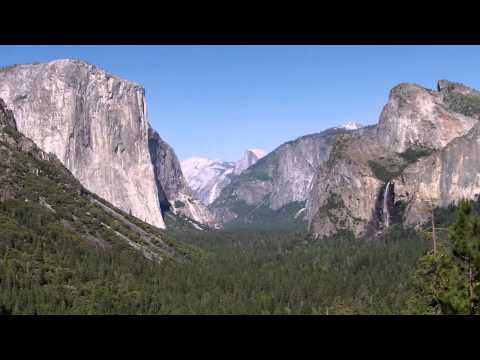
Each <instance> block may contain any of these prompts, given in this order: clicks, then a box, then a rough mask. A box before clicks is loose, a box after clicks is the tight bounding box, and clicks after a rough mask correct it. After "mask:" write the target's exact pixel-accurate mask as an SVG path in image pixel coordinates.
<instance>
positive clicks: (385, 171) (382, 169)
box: [368, 160, 405, 182]
mask: <svg viewBox="0 0 480 360" xmlns="http://www.w3.org/2000/svg"><path fill="white" fill-rule="evenodd" d="M368 165H369V166H370V169H371V170H372V172H373V175H374V176H375V177H376V178H377V179H379V180H382V181H383V182H388V181H390V180H391V179H393V178H395V177H397V176H398V175H400V174H401V173H402V171H403V169H404V168H405V167H404V166H402V167H392V166H389V165H386V164H384V163H381V162H379V161H376V160H368Z"/></svg>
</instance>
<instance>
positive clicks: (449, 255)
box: [412, 201, 480, 315]
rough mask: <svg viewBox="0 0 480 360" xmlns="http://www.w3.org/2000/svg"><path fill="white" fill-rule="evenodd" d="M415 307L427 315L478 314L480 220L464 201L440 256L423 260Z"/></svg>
mask: <svg viewBox="0 0 480 360" xmlns="http://www.w3.org/2000/svg"><path fill="white" fill-rule="evenodd" d="M414 287H415V290H416V291H415V293H416V296H415V297H414V299H413V300H412V304H413V307H414V308H415V309H419V311H420V312H422V311H423V312H425V313H441V314H470V315H473V314H477V313H478V312H479V302H480V216H479V215H478V213H477V212H475V211H474V206H473V204H472V202H470V201H462V202H461V204H460V207H459V210H458V218H457V221H456V222H455V223H454V224H453V225H452V226H450V230H449V235H448V239H446V241H444V242H443V243H441V244H440V246H439V249H438V252H437V254H431V253H429V254H427V255H425V256H424V257H423V258H421V259H420V261H419V263H418V268H417V272H416V275H415V278H414Z"/></svg>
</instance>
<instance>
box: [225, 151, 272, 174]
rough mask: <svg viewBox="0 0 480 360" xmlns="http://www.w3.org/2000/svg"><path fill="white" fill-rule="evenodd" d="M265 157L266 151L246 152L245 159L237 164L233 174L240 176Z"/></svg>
mask: <svg viewBox="0 0 480 360" xmlns="http://www.w3.org/2000/svg"><path fill="white" fill-rule="evenodd" d="M265 155H266V154H265V151H263V150H260V149H249V150H247V151H245V153H244V154H243V157H242V158H241V159H240V160H238V161H237V162H236V163H235V167H234V169H233V173H234V174H235V175H240V174H241V173H242V172H243V171H245V170H246V169H248V168H249V167H250V166H252V165H253V164H255V163H256V162H257V161H258V160H260V159H261V158H262V157H264V156H265Z"/></svg>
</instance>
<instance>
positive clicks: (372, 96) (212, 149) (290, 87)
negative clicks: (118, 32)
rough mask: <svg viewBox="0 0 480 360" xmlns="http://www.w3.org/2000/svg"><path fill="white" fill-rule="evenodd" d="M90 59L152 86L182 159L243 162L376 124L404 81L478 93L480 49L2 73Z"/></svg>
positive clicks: (9, 55)
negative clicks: (330, 132)
mask: <svg viewBox="0 0 480 360" xmlns="http://www.w3.org/2000/svg"><path fill="white" fill-rule="evenodd" d="M61 58H77V59H82V60H85V61H88V62H90V63H93V64H95V65H98V66H99V67H101V68H104V69H106V70H107V71H108V72H110V73H112V74H114V75H117V76H120V77H122V78H125V79H128V80H131V81H134V82H137V83H140V84H142V85H143V86H144V87H145V89H146V96H147V103H148V110H149V119H150V123H151V124H152V126H153V127H154V128H155V129H157V130H158V132H159V133H160V135H161V136H162V137H163V138H164V140H166V141H167V142H168V143H170V144H171V145H172V146H173V147H174V149H175V151H176V153H177V155H178V156H179V158H180V159H185V158H188V157H191V156H207V157H210V158H216V159H223V160H229V161H233V160H237V159H238V158H240V157H241V155H242V153H243V151H244V150H245V149H247V148H262V149H265V150H267V151H271V150H273V149H274V148H276V147H277V146H279V145H280V144H281V143H283V142H285V141H289V140H293V139H295V138H297V137H299V136H302V135H306V134H310V133H315V132H319V131H322V130H324V129H326V128H329V127H332V126H336V125H338V124H341V123H344V122H348V121H359V122H362V123H364V124H373V123H376V122H377V121H378V117H379V115H380V112H381V110H382V107H383V106H384V104H385V103H386V101H387V98H388V92H389V90H390V89H391V88H392V87H393V86H395V85H396V84H398V83H400V82H414V83H417V84H420V85H422V86H425V87H429V88H435V86H436V81H437V80H438V79H444V78H445V79H449V80H454V81H460V82H464V83H465V84H467V85H470V86H472V87H476V88H480V71H479V70H480V47H479V46H260V45H256V46H0V66H3V65H9V64H19V63H30V62H43V61H49V60H54V59H61Z"/></svg>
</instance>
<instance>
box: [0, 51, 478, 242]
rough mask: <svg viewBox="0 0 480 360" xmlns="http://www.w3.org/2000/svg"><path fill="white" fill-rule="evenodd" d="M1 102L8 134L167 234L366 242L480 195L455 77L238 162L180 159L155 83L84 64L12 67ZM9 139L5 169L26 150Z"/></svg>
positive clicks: (465, 102) (468, 108)
mask: <svg viewBox="0 0 480 360" xmlns="http://www.w3.org/2000/svg"><path fill="white" fill-rule="evenodd" d="M0 98H1V99H3V101H4V103H2V109H3V110H2V111H3V112H4V114H7V113H8V114H11V116H10V115H9V116H6V115H4V123H3V125H2V127H3V132H5V131H6V132H7V133H8V131H9V130H8V129H9V128H15V132H16V133H18V134H20V135H21V136H24V137H25V138H28V139H30V140H29V141H31V142H32V144H34V145H35V146H36V147H38V149H39V151H38V153H37V155H38V156H40V157H45V156H47V155H45V154H50V153H51V154H53V155H55V157H56V159H58V161H59V162H60V164H62V166H64V167H65V169H67V170H68V171H69V174H70V175H71V176H73V177H74V178H75V179H76V180H77V181H78V182H79V184H80V185H81V187H83V188H84V189H86V191H88V192H89V193H91V194H95V196H97V197H98V198H101V199H104V201H105V202H106V203H108V204H109V205H106V206H107V207H110V208H112V207H115V208H116V209H118V211H121V212H123V213H125V214H129V216H132V217H133V218H138V219H139V220H141V221H143V222H145V223H148V224H151V225H153V226H154V227H156V228H158V229H165V228H166V227H167V225H166V223H165V221H164V219H165V218H169V219H171V218H172V216H173V217H174V218H175V219H177V218H180V217H181V218H182V219H184V220H185V221H186V223H190V224H191V225H192V226H191V227H192V228H194V229H202V230H203V229H206V228H207V227H206V226H204V225H207V226H208V227H210V228H216V227H218V226H219V225H228V224H243V225H245V224H270V225H272V224H273V225H276V224H280V223H295V224H296V225H299V226H303V227H304V228H308V229H309V231H310V233H311V234H312V235H314V236H315V237H317V238H321V237H323V236H329V235H332V234H335V233H338V232H339V231H350V232H352V233H353V234H354V235H355V236H357V237H361V236H363V235H365V234H370V233H378V232H383V231H386V230H387V229H388V228H389V227H391V226H393V225H395V224H400V223H401V224H407V225H409V226H410V225H412V226H413V225H416V224H418V223H419V222H422V221H425V220H426V219H427V218H428V214H426V208H427V203H428V202H431V201H432V199H434V201H435V202H436V204H438V205H439V206H448V205H449V204H451V203H452V202H456V201H458V200H459V199H461V198H463V197H465V198H473V197H475V196H476V195H478V194H480V165H479V164H480V159H478V154H480V149H479V148H478V146H479V145H478V144H479V143H480V137H479V136H480V135H479V132H480V130H479V129H480V128H479V126H480V125H479V119H480V92H478V91H477V90H474V89H472V88H469V87H467V86H465V85H463V84H459V83H454V82H450V81H447V80H440V81H439V82H438V84H437V89H436V90H432V89H427V88H424V87H421V86H418V85H416V84H410V83H403V84H399V85H397V86H395V87H394V88H393V89H392V90H391V91H390V95H389V98H388V102H387V104H386V105H385V107H384V108H383V111H382V113H381V114H380V118H379V122H378V124H376V125H371V126H365V127H363V126H362V125H361V124H359V123H356V122H349V123H346V124H344V125H340V126H337V127H334V128H331V129H327V130H325V131H322V132H320V133H316V134H309V135H305V136H302V137H299V138H297V139H295V140H292V141H288V142H286V143H284V144H281V145H280V146H278V147H277V148H276V149H275V150H273V151H272V152H270V153H268V154H265V152H264V151H262V150H259V149H251V150H247V151H246V152H245V154H244V155H243V157H242V159H240V160H238V161H236V162H225V161H220V160H210V159H207V158H203V157H195V158H191V159H187V160H184V161H182V162H180V161H179V160H178V158H177V156H176V155H175V151H174V149H173V148H172V147H171V146H169V145H168V144H167V143H166V142H165V141H164V140H163V139H162V137H161V136H160V134H158V133H157V132H156V131H155V130H154V129H153V128H152V127H151V126H150V124H149V121H148V118H147V110H146V109H147V105H146V99H145V90H144V88H143V87H142V86H141V85H138V84H135V83H132V82H129V81H126V80H123V79H120V78H118V77H116V76H114V75H111V74H109V73H107V72H106V71H104V70H101V69H99V68H97V67H96V66H94V65H91V64H87V63H85V62H83V61H78V60H68V59H67V60H57V61H52V62H49V63H44V64H30V65H14V66H9V67H5V68H2V69H0ZM8 119H10V120H11V119H15V126H13V125H11V124H10V125H8V124H7V123H8V121H10V120H8ZM7 120H8V121H7ZM165 121H168V119H165ZM5 129H7V130H5ZM20 135H18V136H20ZM3 136H4V139H7V140H8V141H10V142H11V141H13V140H12V139H14V140H15V136H16V135H15V136H13V138H12V136H10V135H9V136H6V135H3ZM22 141H23V140H22ZM10 145H11V146H13V149H14V150H12V149H10V150H9V151H15V152H16V153H18V156H14V157H9V158H8V161H14V160H15V159H17V160H18V159H20V158H21V157H22V156H24V155H21V154H20V152H19V151H23V150H19V148H18V146H19V145H18V143H17V145H15V144H13V143H12V144H10V143H9V146H10ZM15 146H16V147H15ZM32 146H33V145H32ZM27 153H28V151H27ZM39 154H44V155H39ZM48 156H50V155H48ZM56 169H57V170H58V171H60V172H61V171H64V170H62V168H61V167H57V168H56ZM12 174H13V172H12ZM15 174H17V175H18V176H20V175H19V173H15ZM17 175H16V176H17ZM70 175H69V176H70ZM0 176H2V175H1V174H0ZM2 179H3V180H2ZM5 179H6V178H4V177H0V190H1V191H2V193H1V194H3V195H2V197H1V198H2V199H7V198H8V199H11V197H12V196H13V197H14V198H15V196H16V195H15V194H18V192H17V191H16V190H15V191H14V190H12V189H13V188H12V183H15V181H16V179H15V177H11V176H10V175H9V177H8V180H5ZM12 194H13V195H12ZM38 201H40V200H38ZM45 201H46V202H47V203H48V204H50V203H49V202H48V200H45ZM43 202H44V200H42V203H43ZM50 205H51V204H50ZM45 206H46V205H45ZM107 211H108V210H107ZM115 211H117V210H115ZM122 216H124V215H122ZM167 230H168V228H167Z"/></svg>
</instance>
